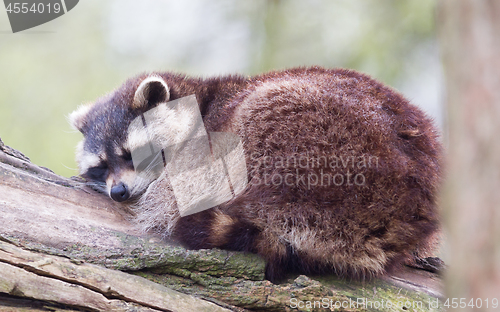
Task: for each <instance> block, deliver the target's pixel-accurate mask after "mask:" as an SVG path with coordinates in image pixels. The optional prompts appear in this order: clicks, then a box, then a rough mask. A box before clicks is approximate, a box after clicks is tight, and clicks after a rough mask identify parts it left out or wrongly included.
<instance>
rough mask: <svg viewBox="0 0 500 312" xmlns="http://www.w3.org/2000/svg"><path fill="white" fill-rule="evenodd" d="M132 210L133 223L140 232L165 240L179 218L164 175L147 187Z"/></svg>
mask: <svg viewBox="0 0 500 312" xmlns="http://www.w3.org/2000/svg"><path fill="white" fill-rule="evenodd" d="M132 209H133V212H134V213H135V216H134V220H133V221H134V222H135V223H136V225H137V227H138V228H139V229H140V230H141V231H143V232H154V233H157V234H160V235H161V236H163V237H165V238H166V237H169V236H170V235H171V234H172V232H173V230H174V228H175V226H176V225H177V223H178V222H179V219H180V217H181V216H180V213H179V209H178V208H177V202H176V200H175V195H174V192H173V190H172V187H171V185H170V183H169V181H168V179H167V178H166V177H165V176H164V175H163V176H161V177H160V178H158V179H157V180H156V181H154V182H153V183H151V184H150V185H149V187H148V188H147V190H146V192H145V193H144V194H142V195H141V196H140V198H139V199H138V200H137V202H136V203H135V204H134V205H133V206H132Z"/></svg>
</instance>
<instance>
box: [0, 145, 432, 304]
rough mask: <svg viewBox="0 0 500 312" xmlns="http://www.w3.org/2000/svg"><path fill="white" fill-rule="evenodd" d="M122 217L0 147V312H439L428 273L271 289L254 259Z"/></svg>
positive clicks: (114, 206)
mask: <svg viewBox="0 0 500 312" xmlns="http://www.w3.org/2000/svg"><path fill="white" fill-rule="evenodd" d="M128 214H129V211H128V210H127V207H126V206H124V205H121V204H119V203H115V202H113V201H111V200H110V199H109V198H108V197H107V196H104V195H102V194H99V193H97V192H96V191H94V190H92V189H91V188H90V187H88V186H87V185H85V183H84V182H83V181H82V180H80V179H78V178H72V179H67V178H63V177H60V176H58V175H56V174H54V173H53V172H52V171H50V170H49V169H46V168H42V167H38V166H36V165H34V164H32V163H31V162H30V161H29V159H28V158H27V157H25V156H24V155H22V154H21V153H20V152H18V151H15V150H13V149H11V148H9V147H8V146H5V145H4V144H3V143H2V142H1V140H0V224H1V228H0V311H11V310H12V309H21V308H29V309H30V311H46V309H58V310H62V311H73V310H78V311H80V310H88V311H108V310H112V311H227V310H233V311H245V310H259V311H293V310H296V309H298V310H307V311H330V310H332V309H336V308H341V309H343V310H345V311H364V310H371V309H373V308H374V309H379V310H384V311H391V310H394V311H399V310H401V308H402V307H406V308H410V307H411V308H412V309H413V310H415V311H430V310H433V311H435V310H441V309H442V306H441V304H440V302H439V301H438V299H437V298H438V297H440V296H442V295H441V293H442V290H441V279H440V277H439V275H438V274H436V273H430V272H427V271H422V270H416V269H411V268H403V269H402V270H401V271H398V272H396V273H395V275H391V276H387V277H385V278H383V279H377V280H373V281H370V282H355V281H345V280H339V279H338V278H336V277H335V276H309V277H307V276H303V275H301V276H290V278H289V279H288V280H287V281H286V282H284V283H282V284H279V285H276V284H272V283H271V282H269V281H267V280H265V279H264V268H265V263H264V261H263V260H262V259H261V258H260V257H258V256H257V255H254V254H248V253H241V252H230V251H224V250H217V249H213V250H186V249H185V248H183V247H182V246H179V245H178V244H176V243H175V242H172V241H165V240H163V239H161V237H158V236H155V235H153V234H145V233H141V232H138V231H137V230H135V228H134V225H133V224H131V223H130V222H129V221H128V220H127V216H128ZM389 303H390V304H391V307H388V304H389ZM384 304H385V305H384ZM44 309H45V310H44Z"/></svg>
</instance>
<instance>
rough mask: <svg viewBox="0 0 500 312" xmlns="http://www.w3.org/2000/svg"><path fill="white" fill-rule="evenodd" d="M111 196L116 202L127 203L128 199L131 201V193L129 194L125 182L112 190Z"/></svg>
mask: <svg viewBox="0 0 500 312" xmlns="http://www.w3.org/2000/svg"><path fill="white" fill-rule="evenodd" d="M109 196H111V198H112V199H113V200H114V201H117V202H122V201H126V200H127V199H129V197H130V192H129V190H128V188H127V186H126V185H125V184H124V183H123V182H120V183H118V184H117V185H115V186H113V187H112V188H111V191H110V192H109Z"/></svg>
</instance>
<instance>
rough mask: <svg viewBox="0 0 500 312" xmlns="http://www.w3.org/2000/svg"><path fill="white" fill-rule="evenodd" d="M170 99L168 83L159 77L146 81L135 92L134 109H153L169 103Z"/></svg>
mask: <svg viewBox="0 0 500 312" xmlns="http://www.w3.org/2000/svg"><path fill="white" fill-rule="evenodd" d="M169 98H170V92H169V90H168V86H167V83H166V82H165V80H163V79H162V78H161V77H159V76H150V77H148V78H146V79H144V80H143V81H142V82H141V84H140V85H139V87H138V88H137V91H135V95H134V101H133V102H132V108H134V109H135V108H142V107H153V106H155V105H156V104H158V103H164V102H167V101H168V100H169Z"/></svg>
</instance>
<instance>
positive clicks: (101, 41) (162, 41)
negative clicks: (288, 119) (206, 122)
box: [0, 0, 435, 176]
mask: <svg viewBox="0 0 500 312" xmlns="http://www.w3.org/2000/svg"><path fill="white" fill-rule="evenodd" d="M159 3H160V2H157V1H133V0H129V1H123V0H120V1H118V0H116V1H107V2H103V1H98V0H86V1H80V2H79V4H78V5H77V6H76V7H75V8H74V9H73V10H72V11H70V12H68V13H67V14H65V15H64V16H62V17H60V18H58V19H56V20H54V21H51V22H49V23H47V24H44V25H41V26H39V27H36V28H33V29H32V30H28V31H24V32H20V33H16V34H12V33H11V32H10V25H9V23H8V19H7V15H6V12H5V11H3V12H0V81H1V83H0V137H1V138H2V140H3V141H4V142H5V143H6V144H8V145H10V146H12V147H13V148H16V149H18V150H20V151H22V152H23V153H25V154H26V155H27V156H28V157H30V158H31V159H32V161H33V162H34V163H36V164H39V165H42V166H45V167H48V168H50V169H52V170H54V171H55V172H56V173H58V174H61V175H64V176H71V175H76V174H77V173H78V172H77V170H76V169H77V166H76V164H75V161H74V146H75V145H76V143H77V142H78V141H79V140H80V139H81V137H82V136H81V135H80V134H79V133H76V132H75V131H73V130H72V129H71V128H70V127H69V125H68V123H67V121H66V116H67V115H68V114H69V113H70V112H71V111H73V110H74V109H75V108H76V107H77V106H78V105H80V104H81V103H85V102H90V101H93V100H95V99H96V98H97V97H99V96H101V95H103V94H105V93H106V92H109V91H110V90H112V89H113V88H115V87H116V86H118V85H119V84H120V83H121V82H123V81H124V80H125V79H126V78H128V77H129V76H131V75H135V74H137V73H140V72H143V71H151V70H173V71H182V72H186V73H188V74H193V75H204V76H209V75H217V74H221V73H236V72H238V73H241V74H246V75H250V74H257V73H261V72H265V71H268V70H272V69H281V68H287V67H292V66H302V65H312V64H315V65H322V66H325V67H348V68H353V69H357V70H360V71H364V72H367V73H369V74H371V75H372V76H374V77H376V78H378V79H380V80H382V81H384V82H386V83H387V84H390V85H395V86H398V85H400V84H401V81H404V80H405V79H407V78H408V77H411V76H413V75H416V73H417V72H418V71H422V70H424V71H425V70H426V68H422V65H421V63H419V62H418V60H419V57H421V55H422V54H423V55H424V58H425V57H435V55H430V54H432V53H434V52H433V50H432V49H431V50H429V49H428V47H429V46H432V45H435V32H434V28H435V26H434V8H435V1H434V0H404V1H401V0H359V1H353V0H349V1H348V0H343V1H330V0H312V1H300V0H287V1H285V0H282V1H279V0H270V1H264V0H260V1H232V0H231V1H230V0H218V1H208V0H205V1H202V0H190V1H182V2H180V1H177V2H175V1H164V2H161V6H159ZM180 3H182V4H180ZM158 6H159V7H158ZM422 51H423V52H422ZM429 51H431V52H429ZM174 52H175V54H174ZM429 53H430V54H429Z"/></svg>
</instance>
